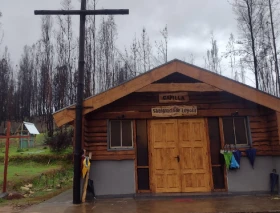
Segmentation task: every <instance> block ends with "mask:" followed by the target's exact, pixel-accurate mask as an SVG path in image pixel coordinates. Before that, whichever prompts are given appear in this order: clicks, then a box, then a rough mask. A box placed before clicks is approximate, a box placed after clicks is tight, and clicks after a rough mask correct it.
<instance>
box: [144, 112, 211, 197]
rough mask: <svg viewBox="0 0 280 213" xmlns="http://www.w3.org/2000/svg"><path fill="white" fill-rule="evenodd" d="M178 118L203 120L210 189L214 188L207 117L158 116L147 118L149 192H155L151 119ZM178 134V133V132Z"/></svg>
mask: <svg viewBox="0 0 280 213" xmlns="http://www.w3.org/2000/svg"><path fill="white" fill-rule="evenodd" d="M180 119H185V120H187V119H189V120H191V119H192V120H195V119H203V122H204V129H205V140H206V149H207V153H208V171H209V173H210V174H209V181H210V183H209V184H210V187H211V190H213V188H214V183H213V173H212V164H211V150H210V139H209V132H208V120H207V117H195V118H194V117H183V118H182V117H179V118H176V117H169V118H159V119H156V118H155V119H147V134H148V157H149V184H150V192H152V193H155V188H154V179H153V175H152V171H153V163H152V147H151V146H152V144H151V121H153V120H180ZM178 134H179V133H178Z"/></svg>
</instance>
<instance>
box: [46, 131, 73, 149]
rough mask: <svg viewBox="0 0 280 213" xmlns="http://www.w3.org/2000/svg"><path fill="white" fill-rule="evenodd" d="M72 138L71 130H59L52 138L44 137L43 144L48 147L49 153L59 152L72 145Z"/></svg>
mask: <svg viewBox="0 0 280 213" xmlns="http://www.w3.org/2000/svg"><path fill="white" fill-rule="evenodd" d="M46 135H47V134H46ZM72 137H73V130H72V129H64V130H63V129H60V130H58V131H56V132H55V133H54V134H53V136H51V137H48V136H46V137H45V141H44V143H45V144H46V145H48V146H49V147H50V149H51V151H53V152H61V151H63V150H65V149H66V148H68V147H69V146H71V145H72Z"/></svg>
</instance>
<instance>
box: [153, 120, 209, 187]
mask: <svg viewBox="0 0 280 213" xmlns="http://www.w3.org/2000/svg"><path fill="white" fill-rule="evenodd" d="M207 141H208V140H207V137H206V127H205V122H204V119H202V118H201V119H164V120H151V121H150V122H149V143H150V147H149V150H150V151H149V152H150V175H151V176H150V183H151V189H152V191H153V192H208V191H211V174H210V172H211V171H210V166H209V153H208V142H207Z"/></svg>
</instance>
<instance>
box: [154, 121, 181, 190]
mask: <svg viewBox="0 0 280 213" xmlns="http://www.w3.org/2000/svg"><path fill="white" fill-rule="evenodd" d="M177 141H178V134H177V121H176V120H154V121H151V122H150V142H151V148H152V149H151V152H152V156H151V161H152V180H153V184H152V187H153V191H154V192H180V191H181V183H180V170H179V164H178V162H177V159H176V158H175V157H176V156H177V155H178V144H177Z"/></svg>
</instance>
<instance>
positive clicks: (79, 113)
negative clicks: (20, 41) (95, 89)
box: [34, 0, 129, 204]
mask: <svg viewBox="0 0 280 213" xmlns="http://www.w3.org/2000/svg"><path fill="white" fill-rule="evenodd" d="M34 14H35V15H79V16H80V41H79V66H78V69H79V71H78V87H77V102H76V122H75V152H74V180H73V203H74V204H79V203H81V195H80V194H81V193H80V187H81V186H80V178H81V175H80V174H81V153H82V149H81V140H82V128H83V126H82V123H83V122H82V117H83V90H84V64H85V61H84V54H85V22H86V15H126V14H129V10H127V9H120V10H86V0H81V10H35V11H34Z"/></svg>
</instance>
